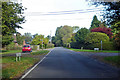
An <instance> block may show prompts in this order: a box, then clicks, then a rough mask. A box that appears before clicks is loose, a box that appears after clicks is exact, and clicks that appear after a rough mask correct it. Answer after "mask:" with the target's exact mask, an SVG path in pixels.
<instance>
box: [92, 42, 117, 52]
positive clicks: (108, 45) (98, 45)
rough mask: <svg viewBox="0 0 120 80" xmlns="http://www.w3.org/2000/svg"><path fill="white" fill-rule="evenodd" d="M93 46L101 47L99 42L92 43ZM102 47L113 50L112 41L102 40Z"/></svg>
mask: <svg viewBox="0 0 120 80" xmlns="http://www.w3.org/2000/svg"><path fill="white" fill-rule="evenodd" d="M94 47H98V48H99V49H101V43H96V44H94ZM102 49H103V50H115V47H114V43H113V42H103V43H102Z"/></svg>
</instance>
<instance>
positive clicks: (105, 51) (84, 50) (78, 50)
mask: <svg viewBox="0 0 120 80" xmlns="http://www.w3.org/2000/svg"><path fill="white" fill-rule="evenodd" d="M68 49H70V50H73V51H76V52H104V53H120V51H107V50H102V51H101V50H99V51H95V50H86V49H83V50H81V49H73V48H68Z"/></svg>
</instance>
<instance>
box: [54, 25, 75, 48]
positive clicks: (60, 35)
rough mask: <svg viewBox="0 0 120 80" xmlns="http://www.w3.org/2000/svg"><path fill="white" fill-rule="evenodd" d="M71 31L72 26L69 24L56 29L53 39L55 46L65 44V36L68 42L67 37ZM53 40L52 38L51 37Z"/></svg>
mask: <svg viewBox="0 0 120 80" xmlns="http://www.w3.org/2000/svg"><path fill="white" fill-rule="evenodd" d="M72 33H73V28H72V27H71V26H67V25H65V26H60V27H58V28H57V29H56V33H55V37H54V41H53V42H55V45H56V46H63V45H66V42H65V38H67V40H68V41H67V42H70V41H69V40H70V39H68V38H71V36H70V35H72ZM52 40H53V39H52Z"/></svg>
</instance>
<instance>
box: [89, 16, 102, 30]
mask: <svg viewBox="0 0 120 80" xmlns="http://www.w3.org/2000/svg"><path fill="white" fill-rule="evenodd" d="M99 25H100V21H99V20H98V19H97V16H96V15H94V17H93V20H92V22H91V27H90V30H91V29H94V28H97V27H99Z"/></svg>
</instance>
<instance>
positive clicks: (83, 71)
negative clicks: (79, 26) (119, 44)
mask: <svg viewBox="0 0 120 80" xmlns="http://www.w3.org/2000/svg"><path fill="white" fill-rule="evenodd" d="M117 77H118V69H116V68H114V67H112V66H110V65H107V64H102V63H101V62H98V61H95V60H93V59H91V58H88V57H85V56H82V55H80V54H78V53H77V52H74V51H71V50H68V49H65V48H62V47H56V48H54V49H53V50H52V51H51V53H50V54H49V55H47V57H46V58H45V59H44V60H43V61H42V62H41V63H40V64H39V65H38V66H37V67H36V68H35V69H33V70H32V71H31V72H30V73H29V74H28V75H27V76H26V77H25V78H117Z"/></svg>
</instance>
